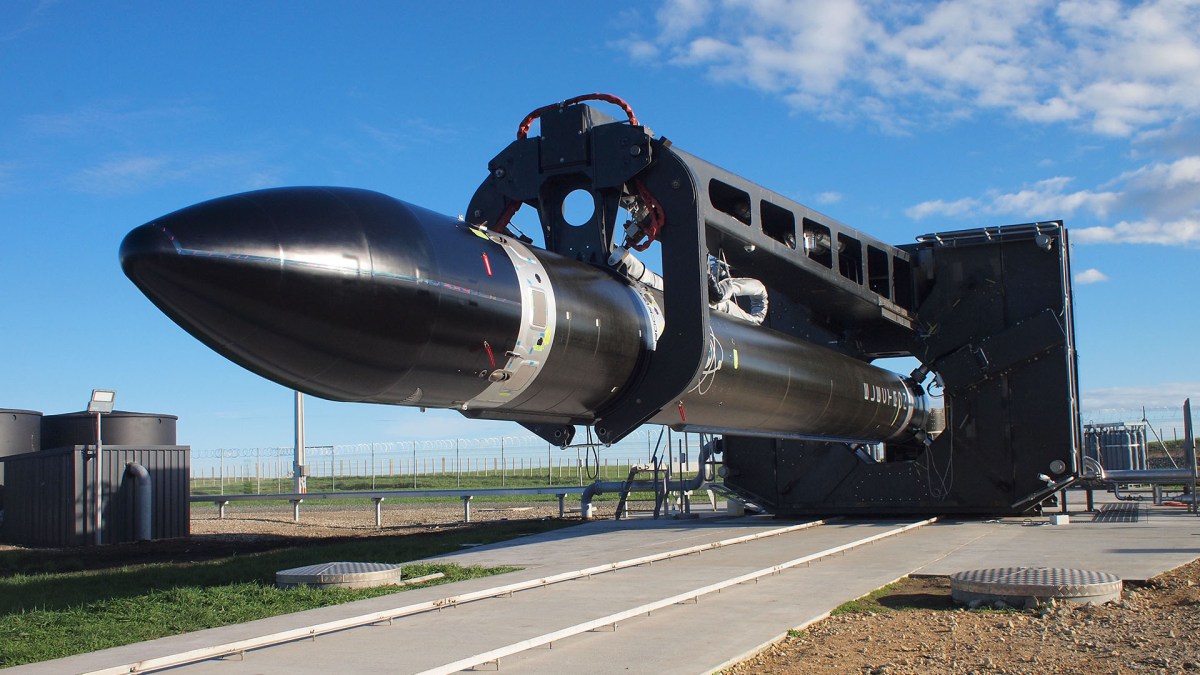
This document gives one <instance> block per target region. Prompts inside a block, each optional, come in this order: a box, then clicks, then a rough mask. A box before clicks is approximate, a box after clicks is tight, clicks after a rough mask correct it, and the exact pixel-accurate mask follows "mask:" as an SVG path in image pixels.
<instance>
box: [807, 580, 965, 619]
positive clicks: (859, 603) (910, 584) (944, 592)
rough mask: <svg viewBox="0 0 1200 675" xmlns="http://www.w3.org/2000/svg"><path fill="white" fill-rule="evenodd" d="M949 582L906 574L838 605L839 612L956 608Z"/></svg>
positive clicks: (836, 610)
mask: <svg viewBox="0 0 1200 675" xmlns="http://www.w3.org/2000/svg"><path fill="white" fill-rule="evenodd" d="M954 608H955V605H954V602H953V601H952V600H951V599H950V587H949V582H948V581H947V580H945V579H941V578H937V579H935V578H928V577H905V578H903V579H901V580H899V581H897V582H895V583H891V584H888V585H887V586H884V587H883V588H877V589H875V590H873V591H871V592H870V593H867V594H866V595H864V596H862V597H861V598H856V599H854V600H851V601H850V602H846V603H843V604H841V605H838V606H837V607H836V608H835V609H834V610H833V611H832V612H830V615H831V616H837V615H838V614H883V613H885V612H893V611H910V610H925V609H928V610H952V609H954Z"/></svg>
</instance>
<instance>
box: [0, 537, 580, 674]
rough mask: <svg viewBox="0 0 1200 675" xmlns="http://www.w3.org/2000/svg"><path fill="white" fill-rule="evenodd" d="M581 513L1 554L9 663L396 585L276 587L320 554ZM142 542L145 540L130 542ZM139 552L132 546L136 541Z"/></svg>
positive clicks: (0, 617) (366, 552)
mask: <svg viewBox="0 0 1200 675" xmlns="http://www.w3.org/2000/svg"><path fill="white" fill-rule="evenodd" d="M571 524H572V521H565V520H543V521H524V522H523V521H511V522H504V523H493V524H489V525H479V526H463V527H460V528H455V529H454V530H451V531H449V532H440V533H422V534H413V535H403V536H393V537H367V538H360V539H353V540H342V541H337V542H332V543H317V542H314V543H312V544H306V545H305V546H304V547H303V548H287V549H281V550H273V551H267V552H263V553H255V554H249V555H235V556H233V557H229V558H224V559H221V560H213V561H207V562H170V563H154V564H147V565H137V566H127V567H115V568H110V569H99V570H85V571H79V570H80V569H81V568H86V567H90V566H93V565H92V564H89V562H88V561H87V560H86V559H83V556H86V555H87V550H86V549H82V550H80V551H76V552H71V551H67V552H64V551H24V550H21V551H4V552H0V668H3V667H8V666H15V665H20V664H23V663H31V662H35V661H42V660H46V659H53V658H59V657H62V656H70V655H72V654H79V653H82V652H88V651H94V650H97V649H105V648H108V647H115V646H119V645H123V644H129V643H132V642H140V641H143V640H150V639H154V638H158V637H164V636H167V635H174V634H177V633H184V632H189V631H194V630H200V629H202V628H211V627H214V626H222V625H226V624H231V623H240V622H244V621H251V620H253V619H260V618H264V617H268V616H275V615H278V614H284V613H288V612H296V611H300V610H305V609H312V608H315V607H324V606H327V605H333V604H338V603H343V602H349V601H351V600H360V599H363V598H370V597H375V596H379V595H385V594H388V593H396V592H398V590H402V589H396V588H387V587H381V588H369V589H356V590H348V589H329V590H314V589H311V588H294V589H288V590H279V589H276V588H275V587H274V585H273V584H274V579H275V573H276V572H278V571H279V570H281V569H288V568H292V567H300V566H303V565H311V564H316V563H320V562H333V561H343V560H346V561H369V562H384V563H406V562H408V561H411V560H418V559H421V558H426V557H428V556H432V555H438V554H441V553H449V552H453V551H457V550H460V549H461V547H462V545H463V544H464V543H467V542H471V543H491V542H495V541H503V540H505V539H511V538H513V537H519V536H523V535H526V534H534V533H537V532H543V531H547V530H552V529H557V528H560V527H566V526H569V525H571ZM129 546H131V547H132V546H136V545H129ZM131 550H132V549H131ZM507 571H510V568H490V569H484V568H478V567H466V568H464V567H459V566H457V565H446V564H433V563H416V564H412V565H405V567H404V576H405V577H416V576H421V575H424V574H429V573H432V572H442V573H444V574H445V575H446V577H445V579H443V580H439V581H438V582H435V583H447V582H450V581H459V580H462V579H468V578H472V577H478V576H484V575H489V574H498V573H501V572H507Z"/></svg>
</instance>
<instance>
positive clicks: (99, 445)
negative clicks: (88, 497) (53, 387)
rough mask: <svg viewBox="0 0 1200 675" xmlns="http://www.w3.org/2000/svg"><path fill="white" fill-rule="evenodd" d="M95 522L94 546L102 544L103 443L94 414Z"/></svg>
mask: <svg viewBox="0 0 1200 675" xmlns="http://www.w3.org/2000/svg"><path fill="white" fill-rule="evenodd" d="M95 497H96V521H95V528H96V532H95V538H94V541H95V544H96V545H97V546H99V545H100V544H102V543H104V441H103V440H102V439H101V437H100V413H96V495H95Z"/></svg>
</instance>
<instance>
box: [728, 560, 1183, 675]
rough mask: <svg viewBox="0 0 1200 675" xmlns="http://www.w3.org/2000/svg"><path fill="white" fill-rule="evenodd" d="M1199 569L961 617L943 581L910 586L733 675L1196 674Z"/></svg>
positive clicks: (802, 635)
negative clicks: (1095, 598)
mask: <svg viewBox="0 0 1200 675" xmlns="http://www.w3.org/2000/svg"><path fill="white" fill-rule="evenodd" d="M1198 584H1200V561H1196V562H1192V563H1191V564H1188V565H1185V566H1184V567H1181V568H1179V569H1177V570H1174V571H1172V572H1168V573H1167V574H1164V575H1162V576H1159V577H1156V578H1155V579H1152V580H1151V581H1150V582H1149V583H1147V584H1146V585H1145V586H1142V587H1134V586H1131V585H1129V584H1126V587H1125V592H1124V594H1123V596H1122V599H1121V601H1120V602H1119V603H1109V604H1106V605H1101V606H1079V605H1070V604H1060V605H1056V606H1043V607H1041V608H1039V609H1037V610H1033V611H1016V610H1006V611H996V610H964V609H960V608H958V607H956V606H955V605H954V604H953V602H952V601H951V600H950V583H949V581H948V580H947V579H945V578H917V579H906V580H904V581H902V582H900V583H898V584H896V585H895V586H894V587H893V588H891V589H890V590H889V592H887V593H886V594H884V595H882V596H880V597H878V598H876V599H874V600H873V601H872V600H866V601H863V602H860V603H858V605H857V608H858V611H851V612H846V613H842V614H836V615H834V616H832V617H830V618H829V619H826V620H825V621H822V622H820V623H817V624H815V625H813V626H811V627H809V628H808V629H807V630H804V631H798V632H795V633H793V634H792V635H790V636H789V637H788V638H787V639H785V640H783V641H782V642H779V643H777V644H776V645H774V646H772V647H771V648H769V649H767V650H766V651H764V652H763V653H761V654H759V655H757V656H755V657H754V658H751V659H749V660H747V661H745V662H743V663H741V664H739V665H738V666H736V667H734V668H731V669H730V670H729V671H728V672H729V673H736V674H738V675H743V674H746V675H748V674H750V673H789V674H790V673H805V674H807V673H871V674H876V673H879V674H882V673H892V674H900V673H1031V674H1032V673H1039V674H1040V673H1051V672H1053V673H1087V674H1089V675H1098V674H1100V673H1129V672H1149V673H1179V672H1195V671H1200V640H1197V638H1196V635H1197V634H1200V585H1198Z"/></svg>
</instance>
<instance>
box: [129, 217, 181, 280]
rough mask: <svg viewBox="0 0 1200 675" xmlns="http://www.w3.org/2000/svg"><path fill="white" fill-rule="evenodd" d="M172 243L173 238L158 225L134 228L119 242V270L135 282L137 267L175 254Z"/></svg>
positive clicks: (151, 224) (150, 224)
mask: <svg viewBox="0 0 1200 675" xmlns="http://www.w3.org/2000/svg"><path fill="white" fill-rule="evenodd" d="M173 241H174V237H173V236H171V234H170V233H169V232H167V231H166V228H165V227H163V226H161V225H159V224H158V223H147V224H145V225H142V226H141V227H137V228H134V229H133V231H131V232H130V233H129V234H127V235H125V239H123V240H122V241H121V253H120V256H121V269H122V270H124V271H125V275H126V276H128V277H129V278H130V279H132V280H133V281H135V282H136V281H137V280H138V279H137V276H138V272H139V270H140V268H139V265H141V264H143V263H146V262H150V261H153V260H155V259H160V258H162V257H164V256H170V255H173V254H174V253H175V248H174V246H173V245H172V244H173Z"/></svg>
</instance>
